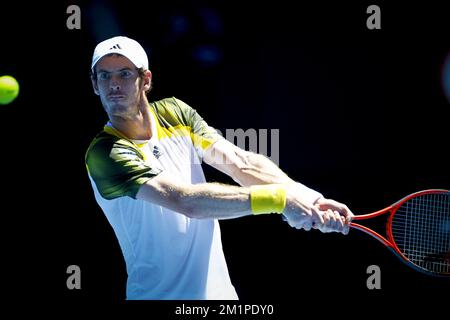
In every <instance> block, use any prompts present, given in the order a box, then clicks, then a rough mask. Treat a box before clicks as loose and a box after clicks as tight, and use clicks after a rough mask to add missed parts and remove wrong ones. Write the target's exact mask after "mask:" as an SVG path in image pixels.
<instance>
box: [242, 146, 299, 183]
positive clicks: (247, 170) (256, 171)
mask: <svg viewBox="0 0 450 320" xmlns="http://www.w3.org/2000/svg"><path fill="white" fill-rule="evenodd" d="M242 163H244V165H242V166H241V167H240V168H239V170H236V171H235V174H234V177H233V178H234V179H235V181H236V182H238V183H239V184H240V185H241V186H251V185H255V184H272V183H282V184H291V183H294V181H293V180H292V179H291V178H289V177H288V176H287V175H286V174H285V173H284V172H283V171H282V170H281V169H280V168H279V167H278V166H277V165H276V164H275V163H273V162H272V161H271V160H270V159H269V158H267V157H265V156H263V155H260V154H256V153H250V154H247V156H246V157H245V159H242Z"/></svg>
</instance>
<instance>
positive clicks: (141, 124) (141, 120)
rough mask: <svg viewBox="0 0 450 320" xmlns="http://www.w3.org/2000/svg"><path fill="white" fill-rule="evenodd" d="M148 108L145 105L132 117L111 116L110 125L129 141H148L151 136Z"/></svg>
mask: <svg viewBox="0 0 450 320" xmlns="http://www.w3.org/2000/svg"><path fill="white" fill-rule="evenodd" d="M149 108H150V107H149V106H148V104H147V105H146V106H145V107H144V108H140V110H139V111H138V113H137V114H136V115H134V116H132V117H127V118H124V117H120V116H119V117H117V116H111V117H110V121H111V124H112V125H113V127H114V128H115V129H117V130H119V131H120V132H121V133H122V134H123V135H125V136H126V137H127V138H129V139H133V140H149V139H150V138H151V137H152V134H153V132H152V126H151V118H150V110H149Z"/></svg>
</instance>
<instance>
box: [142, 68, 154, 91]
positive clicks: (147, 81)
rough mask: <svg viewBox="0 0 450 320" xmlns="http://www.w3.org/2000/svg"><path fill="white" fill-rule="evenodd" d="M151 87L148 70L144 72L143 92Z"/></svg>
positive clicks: (150, 77)
mask: <svg viewBox="0 0 450 320" xmlns="http://www.w3.org/2000/svg"><path fill="white" fill-rule="evenodd" d="M151 86H152V72H151V71H150V70H145V71H144V87H143V89H144V91H147V90H148V89H150V88H151Z"/></svg>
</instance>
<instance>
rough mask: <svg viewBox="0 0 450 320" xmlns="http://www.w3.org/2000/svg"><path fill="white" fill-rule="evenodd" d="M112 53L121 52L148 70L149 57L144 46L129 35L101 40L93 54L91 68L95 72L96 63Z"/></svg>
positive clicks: (138, 65) (135, 63)
mask: <svg viewBox="0 0 450 320" xmlns="http://www.w3.org/2000/svg"><path fill="white" fill-rule="evenodd" d="M111 53H117V54H120V55H122V56H124V57H126V58H128V59H130V61H131V62H132V63H133V64H134V65H135V66H136V68H144V69H146V70H148V58H147V54H146V53H145V50H144V48H142V46H141V45H140V44H139V42H137V41H136V40H133V39H130V38H127V37H122V36H119V37H113V38H109V39H107V40H105V41H102V42H100V43H99V44H98V45H97V46H96V47H95V50H94V55H93V56H92V65H91V70H92V72H94V67H95V64H96V63H97V62H98V61H99V60H100V59H101V58H103V57H104V56H106V55H107V54H111Z"/></svg>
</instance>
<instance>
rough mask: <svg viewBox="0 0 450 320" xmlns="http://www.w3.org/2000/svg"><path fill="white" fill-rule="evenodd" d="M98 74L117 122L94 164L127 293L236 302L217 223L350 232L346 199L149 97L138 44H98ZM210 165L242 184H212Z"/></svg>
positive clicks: (107, 130) (97, 144)
mask: <svg viewBox="0 0 450 320" xmlns="http://www.w3.org/2000/svg"><path fill="white" fill-rule="evenodd" d="M91 72H92V74H91V80H92V85H93V88H94V92H95V93H96V94H97V95H98V96H99V97H100V100H101V103H102V105H103V108H104V109H105V112H106V113H107V114H108V118H109V121H108V122H107V123H106V125H105V126H104V128H103V131H102V132H100V133H99V134H98V135H97V136H96V137H95V138H94V140H93V141H92V143H91V144H90V146H89V148H88V150H87V152H86V167H87V170H88V174H89V178H90V181H91V183H92V187H93V191H94V195H95V199H96V200H97V202H98V204H99V205H100V207H101V208H102V209H103V212H104V214H105V215H106V218H107V219H108V221H109V223H110V224H111V226H112V227H113V229H114V232H115V234H116V236H117V239H118V241H119V244H120V247H121V250H122V252H123V256H124V258H125V261H126V267H127V274H128V279H127V292H126V296H127V299H172V300H179V299H183V300H184V299H190V300H191V299H238V295H237V294H236V291H235V288H234V287H233V285H232V282H231V281H230V277H229V274H228V269H227V264H226V261H225V257H224V253H223V250H222V243H221V235H220V228H219V223H218V220H219V219H231V218H239V217H243V216H248V215H259V214H269V213H275V214H280V215H283V216H284V220H286V221H287V222H288V223H289V225H290V226H292V227H295V228H297V229H305V230H310V229H311V228H315V229H318V230H320V231H322V232H341V233H343V234H346V233H347V232H348V229H349V221H350V220H351V218H352V216H353V215H352V213H351V211H350V210H349V209H348V208H347V206H345V205H344V204H342V203H339V202H337V201H334V200H331V199H326V198H324V197H323V196H322V195H321V194H320V193H318V192H316V191H314V190H312V189H310V188H308V187H306V186H304V185H302V184H300V183H298V182H295V181H293V180H292V179H291V178H289V177H288V176H287V175H286V174H285V173H283V172H282V171H281V170H280V169H279V168H278V167H277V166H276V165H275V164H274V163H273V162H271V161H270V160H269V159H268V158H266V157H265V156H263V155H258V154H255V153H252V152H248V151H245V150H242V149H240V148H238V147H237V146H235V145H233V144H232V143H230V142H228V141H227V140H226V139H224V138H223V137H222V136H220V135H219V134H218V133H217V132H216V131H215V130H214V129H213V128H212V127H210V126H208V124H207V123H206V122H205V121H204V120H203V119H202V117H201V116H200V115H199V114H198V113H197V112H196V111H195V110H194V109H193V108H191V107H190V106H188V105H187V104H186V103H184V102H183V101H181V100H178V99H176V98H167V99H163V100H160V101H155V102H149V100H148V98H147V92H148V91H150V89H151V85H152V73H151V72H150V70H149V68H148V59H147V55H146V53H145V51H144V49H143V48H142V46H141V45H140V44H139V43H138V42H136V41H135V40H132V39H130V38H127V37H114V38H110V39H107V40H105V41H103V42H101V43H99V44H98V45H97V46H96V48H95V50H94V54H93V57H92V65H91ZM202 161H205V162H206V163H207V164H209V165H211V166H213V167H214V168H217V169H218V170H220V171H222V172H224V173H225V174H227V175H229V176H230V177H232V178H233V179H234V181H236V182H237V183H238V184H239V185H240V186H236V185H224V184H217V183H207V182H206V181H205V177H204V174H203V171H202V167H201V163H202Z"/></svg>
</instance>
